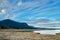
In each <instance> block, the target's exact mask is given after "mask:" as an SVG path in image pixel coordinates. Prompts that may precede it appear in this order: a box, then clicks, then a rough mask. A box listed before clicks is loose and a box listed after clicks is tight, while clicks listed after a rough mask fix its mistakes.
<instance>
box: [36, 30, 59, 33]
mask: <svg viewBox="0 0 60 40" xmlns="http://www.w3.org/2000/svg"><path fill="white" fill-rule="evenodd" d="M35 32H37V33H40V34H56V33H60V30H38V31H35Z"/></svg>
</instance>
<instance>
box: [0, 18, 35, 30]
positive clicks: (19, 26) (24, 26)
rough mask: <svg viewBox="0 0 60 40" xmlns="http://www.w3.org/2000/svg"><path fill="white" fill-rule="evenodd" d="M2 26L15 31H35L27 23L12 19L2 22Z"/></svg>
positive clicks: (0, 24)
mask: <svg viewBox="0 0 60 40" xmlns="http://www.w3.org/2000/svg"><path fill="white" fill-rule="evenodd" d="M0 26H1V27H5V28H14V29H35V28H34V27H33V26H29V25H27V24H26V23H19V22H16V21H13V20H10V19H6V20H2V21H0Z"/></svg>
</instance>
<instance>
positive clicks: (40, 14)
mask: <svg viewBox="0 0 60 40" xmlns="http://www.w3.org/2000/svg"><path fill="white" fill-rule="evenodd" d="M0 5H1V6H0V20H4V19H12V20H15V21H18V22H28V23H29V22H35V21H36V20H37V21H38V20H43V22H44V21H46V20H49V21H60V0H5V1H4V0H0Z"/></svg>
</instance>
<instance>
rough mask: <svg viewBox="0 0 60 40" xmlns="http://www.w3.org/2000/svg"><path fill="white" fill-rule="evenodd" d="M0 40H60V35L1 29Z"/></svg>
mask: <svg viewBox="0 0 60 40" xmlns="http://www.w3.org/2000/svg"><path fill="white" fill-rule="evenodd" d="M24 30H25V29H24ZM0 40H60V33H57V34H56V35H49V34H38V33H34V32H32V31H21V29H0Z"/></svg>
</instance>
